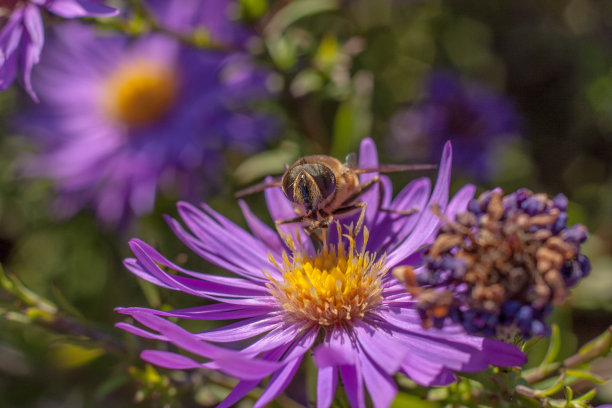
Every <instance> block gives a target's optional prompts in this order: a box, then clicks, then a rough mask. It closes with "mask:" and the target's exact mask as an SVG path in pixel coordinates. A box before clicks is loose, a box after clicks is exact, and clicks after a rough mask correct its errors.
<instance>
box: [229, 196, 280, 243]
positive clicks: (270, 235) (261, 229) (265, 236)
mask: <svg viewBox="0 0 612 408" xmlns="http://www.w3.org/2000/svg"><path fill="white" fill-rule="evenodd" d="M238 205H239V206H240V208H241V209H242V214H243V215H244V219H245V220H246V222H247V224H248V226H249V228H250V229H251V232H252V233H253V234H254V235H255V236H256V237H257V238H259V239H260V240H261V241H262V242H263V243H264V244H266V247H268V248H269V249H270V251H272V252H275V253H278V254H280V253H282V251H283V249H285V245H284V244H283V242H282V241H281V239H280V237H279V236H278V234H277V233H276V231H274V230H273V229H272V228H270V227H268V226H267V225H266V224H265V223H264V222H262V221H261V220H260V219H259V218H257V216H256V215H255V214H253V212H252V211H251V209H250V208H249V206H248V205H247V203H246V202H245V201H244V200H238Z"/></svg>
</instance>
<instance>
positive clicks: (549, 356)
mask: <svg viewBox="0 0 612 408" xmlns="http://www.w3.org/2000/svg"><path fill="white" fill-rule="evenodd" d="M559 350H561V330H559V325H557V324H556V323H553V324H552V334H551V335H550V342H549V343H548V350H547V351H546V356H545V357H544V360H543V361H542V364H541V366H545V365H548V364H550V363H552V362H554V361H555V359H556V358H557V356H558V355H559Z"/></svg>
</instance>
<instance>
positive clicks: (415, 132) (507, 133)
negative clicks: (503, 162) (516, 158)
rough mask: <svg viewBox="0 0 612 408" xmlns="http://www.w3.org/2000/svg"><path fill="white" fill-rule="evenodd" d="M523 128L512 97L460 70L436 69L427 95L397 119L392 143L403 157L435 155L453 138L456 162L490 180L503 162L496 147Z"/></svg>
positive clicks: (394, 151)
mask: <svg viewBox="0 0 612 408" xmlns="http://www.w3.org/2000/svg"><path fill="white" fill-rule="evenodd" d="M520 128H521V120H520V118H519V116H518V114H517V112H516V110H515V108H514V106H513V104H512V103H511V102H510V101H509V100H508V99H506V98H504V97H502V96H500V95H497V94H495V93H494V92H493V91H491V90H489V89H487V88H486V87H484V86H483V85H481V84H478V83H474V82H466V81H464V80H462V79H461V78H460V77H459V76H458V75H456V74H454V73H451V72H436V73H433V74H431V76H430V77H429V78H428V80H427V82H426V85H425V91H424V95H423V96H422V99H421V100H420V101H419V102H417V104H416V105H415V106H414V107H411V108H407V109H403V110H400V111H398V112H397V113H396V114H395V116H394V117H393V119H392V120H391V129H390V135H389V138H388V140H387V148H388V150H389V152H390V154H392V155H395V156H396V157H399V158H402V159H418V160H424V159H425V160H427V159H429V160H435V158H436V157H438V155H439V153H440V151H441V150H442V146H443V145H444V142H445V141H447V140H451V141H452V142H453V146H454V148H455V159H456V167H457V168H459V169H460V170H462V171H465V172H468V173H469V174H470V175H471V176H472V177H476V179H478V180H481V181H485V180H488V179H490V178H491V176H492V175H493V174H494V171H495V169H496V167H497V164H498V163H499V157H497V156H496V153H498V152H496V150H497V149H498V148H499V147H500V145H501V144H502V143H503V142H505V141H508V140H511V139H512V138H513V137H515V136H516V134H517V133H518V132H519V131H520Z"/></svg>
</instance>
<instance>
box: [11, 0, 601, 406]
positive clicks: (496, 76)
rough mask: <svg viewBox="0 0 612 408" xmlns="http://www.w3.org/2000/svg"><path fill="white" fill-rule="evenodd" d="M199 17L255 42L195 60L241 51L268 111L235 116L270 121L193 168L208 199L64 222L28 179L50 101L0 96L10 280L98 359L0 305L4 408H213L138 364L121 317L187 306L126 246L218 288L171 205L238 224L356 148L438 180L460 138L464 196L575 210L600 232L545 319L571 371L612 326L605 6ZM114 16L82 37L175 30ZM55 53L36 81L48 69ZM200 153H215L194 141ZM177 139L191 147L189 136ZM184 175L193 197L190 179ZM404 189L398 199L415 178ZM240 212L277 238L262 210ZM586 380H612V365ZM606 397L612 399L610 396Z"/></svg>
mask: <svg viewBox="0 0 612 408" xmlns="http://www.w3.org/2000/svg"><path fill="white" fill-rule="evenodd" d="M168 2H171V0H168ZM176 2H180V1H179V0H176ZM128 3H129V4H128ZM151 3H155V2H151ZM202 3H203V4H204V3H206V4H208V6H207V7H212V8H215V7H221V6H220V4H221V3H223V4H225V3H229V4H230V5H231V7H230V8H228V9H227V10H229V12H227V13H221V15H222V18H225V19H227V21H229V23H228V24H232V25H237V26H239V27H240V30H245V32H246V34H244V35H245V36H246V37H245V38H246V40H245V39H244V38H243V37H240V36H238V37H236V38H239V39H238V40H236V39H235V38H234V37H231V38H230V37H223V36H220V37H219V38H222V39H223V40H224V41H220V43H222V45H225V46H227V48H221V49H211V48H215V47H212V46H211V42H207V41H205V40H203V41H201V42H200V44H199V45H198V44H196V45H192V46H190V47H193V49H194V52H198V53H202V54H207V53H216V54H215V55H216V56H218V55H219V54H222V55H224V56H230V57H232V54H235V53H239V54H240V55H242V56H243V57H244V56H246V58H247V59H248V62H245V61H246V60H245V61H238V63H237V64H238V67H239V68H241V69H245V68H244V67H246V66H248V67H251V66H253V67H257V69H258V70H261V72H262V75H264V76H265V79H264V80H262V81H261V84H262V86H264V87H265V90H264V91H263V93H262V94H261V95H260V94H253V93H252V92H250V91H249V89H250V88H249V87H248V86H247V85H244V86H243V85H239V86H238V87H237V88H236V89H234V90H233V91H232V92H235V96H237V97H238V98H239V99H240V98H247V96H246V95H247V93H248V98H252V99H253V100H254V102H255V103H256V104H257V111H258V115H262V116H265V118H266V120H265V121H263V122H262V123H256V124H255V125H253V128H256V129H257V131H253V132H254V133H257V134H258V135H259V136H258V137H259V138H258V139H257V140H258V142H257V144H254V143H253V142H252V141H250V139H248V138H246V136H245V132H248V131H250V130H245V127H241V126H236V127H233V128H232V127H230V128H228V129H229V130H227V133H222V132H221V133H219V134H218V135H217V136H216V137H219V138H220V140H229V139H232V138H234V139H235V140H238V143H229V144H227V145H226V144H219V146H218V147H217V152H218V154H217V155H216V156H215V165H214V166H209V167H206V166H201V167H195V168H193V169H192V170H189V183H190V186H192V187H196V188H195V189H189V192H188V194H187V195H185V194H184V191H183V190H182V189H179V188H170V189H160V190H158V194H157V197H156V198H155V204H154V207H153V208H152V209H151V210H150V211H146V212H143V213H141V214H132V215H129V216H127V217H126V219H122V220H121V222H120V223H112V222H111V223H109V222H104V220H101V219H100V217H99V216H97V215H96V212H95V210H94V209H93V206H91V205H88V204H85V205H84V206H83V208H82V209H80V210H78V211H75V212H74V213H71V214H70V215H69V216H67V215H66V214H60V213H61V211H58V204H57V199H58V196H61V194H62V192H61V189H60V190H58V188H57V186H58V181H57V180H56V179H55V180H54V179H53V178H52V177H44V175H38V176H33V175H31V174H28V172H27V171H24V163H25V162H28V161H29V160H32V157H37V156H36V155H37V154H39V152H40V151H41V149H43V147H42V145H41V143H40V140H39V139H40V137H38V136H36V132H34V133H31V132H30V128H29V126H27V124H29V123H34V122H36V120H37V118H39V117H41V116H42V115H43V113H40V111H39V109H45V108H44V106H45V101H41V104H40V105H36V104H35V103H34V102H32V101H31V100H30V98H29V97H28V96H27V95H26V94H25V93H24V92H23V91H22V90H21V89H20V88H19V87H18V86H13V87H12V88H10V89H8V90H7V91H5V92H2V93H0V263H1V264H2V265H3V267H4V269H5V271H7V272H9V273H11V274H13V275H14V276H16V277H18V279H19V280H20V281H22V282H23V283H24V285H25V286H26V287H27V288H29V289H30V290H32V291H33V292H34V293H35V294H36V295H37V296H40V297H42V298H45V299H49V300H50V301H51V302H53V303H54V304H55V305H56V306H57V308H58V309H59V310H61V313H62V314H63V315H65V316H68V317H69V318H70V319H72V320H70V321H74V322H79V323H80V324H81V325H82V326H83V327H86V328H87V329H88V330H92V332H95V333H96V335H99V336H101V337H100V340H101V342H100V343H95V342H93V343H92V342H90V341H85V340H84V337H79V336H75V335H74V334H75V333H74V330H72V329H71V328H70V327H68V328H67V329H66V330H65V332H69V333H70V334H66V333H62V331H61V330H59V331H58V330H57V329H58V328H57V327H51V328H49V327H45V325H44V324H39V323H36V322H35V320H36V316H35V312H32V313H31V314H28V308H27V307H26V306H24V305H23V303H22V302H20V301H18V300H16V299H15V298H14V297H13V296H12V295H10V294H8V293H5V292H2V291H0V314H1V316H2V317H1V318H0V407H4V406H7V407H82V406H86V407H97V406H114V407H122V406H126V407H127V406H133V405H134V404H135V403H137V404H141V406H164V405H165V404H169V405H171V406H214V405H215V403H216V401H218V399H219V398H220V396H222V395H223V393H227V386H228V385H227V384H226V385H225V386H224V384H223V383H222V382H221V381H218V382H217V383H209V382H207V381H208V380H207V379H206V378H204V377H202V376H199V375H198V374H197V373H191V374H182V376H181V374H179V373H169V372H164V371H162V370H159V371H157V370H153V369H152V368H150V367H147V366H146V365H145V364H144V363H143V362H142V361H140V360H139V359H138V349H139V347H140V345H139V342H140V341H141V340H139V339H136V338H134V337H133V336H129V335H125V334H124V333H122V332H120V331H119V330H118V329H115V328H114V327H113V324H114V323H116V322H117V321H119V320H120V319H121V317H120V316H118V315H117V314H116V313H115V312H114V311H113V308H114V307H117V306H138V305H141V306H144V305H152V306H154V307H167V306H168V305H172V306H175V307H178V306H189V305H195V304H194V303H193V302H194V300H193V299H188V298H186V297H185V296H180V295H177V294H174V293H170V292H169V291H164V290H159V289H157V288H154V287H153V286H151V285H148V284H146V283H143V282H142V281H139V280H137V279H136V278H135V277H134V276H133V275H131V274H130V273H129V272H128V271H127V270H126V269H125V268H124V267H123V266H122V259H124V258H126V257H129V256H130V255H131V254H130V252H129V247H128V245H127V243H128V240H129V239H130V238H131V237H140V238H142V239H144V240H145V241H147V242H149V243H150V244H152V245H153V246H154V247H156V248H162V249H163V253H165V254H167V255H171V254H174V255H175V256H176V258H175V259H176V261H177V262H180V263H185V264H187V265H189V266H190V267H192V268H194V269H196V270H197V269H200V270H205V271H210V272H218V273H223V271H220V270H216V269H215V267H213V266H211V265H208V264H205V263H204V262H203V261H201V260H199V259H198V258H197V257H196V256H194V255H193V254H191V253H190V252H188V251H187V250H186V249H185V248H184V247H183V246H182V245H181V244H180V243H179V241H178V240H177V239H176V238H175V237H174V235H173V234H172V233H171V231H170V229H169V228H168V226H167V225H166V224H165V222H164V219H163V217H162V215H163V214H170V215H176V210H175V202H176V201H177V200H178V199H187V200H189V201H192V202H198V201H206V202H208V203H209V204H210V205H211V206H212V207H213V208H215V209H216V210H219V211H221V212H222V213H223V214H225V215H226V216H228V217H229V218H231V219H232V220H234V221H235V222H237V223H239V224H240V225H243V226H244V225H245V223H244V221H243V220H242V218H241V215H240V210H239V207H238V205H237V203H236V200H235V199H234V198H233V193H234V192H235V191H237V190H238V189H240V188H242V187H244V186H247V185H249V184H250V183H254V182H257V181H259V180H260V179H262V178H263V177H264V176H266V175H278V174H281V173H282V171H283V168H284V165H285V164H286V163H292V162H293V161H294V160H295V159H297V158H298V157H300V156H303V155H307V154H313V153H324V154H331V155H333V156H335V157H338V158H340V159H342V158H343V157H345V155H346V154H347V153H349V152H352V151H355V150H356V149H357V147H358V145H359V141H360V140H361V139H363V138H364V137H372V138H373V139H374V140H375V141H376V143H377V145H378V148H379V154H380V156H381V162H387V163H403V162H411V163H435V162H437V160H438V159H437V157H438V155H439V152H440V150H441V146H442V144H443V142H444V141H445V140H447V139H450V140H452V142H453V147H454V150H455V158H454V163H455V167H454V175H453V179H454V185H453V189H454V190H456V189H457V188H458V187H459V186H461V185H462V184H465V183H467V182H471V183H475V184H477V186H478V187H479V191H482V190H484V189H488V188H492V187H495V186H500V187H502V188H503V189H504V190H505V191H506V192H511V191H513V190H515V189H517V188H519V187H527V188H530V189H532V190H534V191H542V192H546V193H549V194H552V195H555V194H557V193H559V192H562V193H564V194H566V195H567V196H568V198H569V200H570V207H569V215H570V224H574V223H583V224H585V225H586V226H587V227H588V229H589V231H590V233H591V235H590V238H589V240H588V241H587V243H586V247H585V249H584V252H585V253H586V254H587V255H588V256H589V257H590V259H591V262H592V266H593V268H592V273H591V275H590V276H589V277H588V278H587V279H585V280H584V281H583V282H582V283H581V284H580V285H579V286H578V288H576V289H575V290H574V294H573V297H572V298H571V299H570V301H568V302H567V303H566V304H565V305H564V306H562V307H560V308H558V309H557V310H556V311H555V313H554V315H553V316H552V317H551V321H556V322H557V323H558V324H559V326H560V327H561V329H562V331H561V332H562V340H563V342H562V345H563V349H562V352H561V355H562V356H563V355H565V356H567V355H569V354H571V353H572V352H573V351H574V350H575V348H576V347H577V346H578V345H581V344H584V343H585V342H587V341H588V340H589V339H591V338H593V337H594V336H596V335H597V334H599V333H600V332H602V331H603V330H605V329H606V327H608V326H609V325H610V324H611V323H612V3H610V2H605V1H596V0H541V1H529V0H513V1H500V0H491V1H478V0H447V1H440V0H422V1H409V0H376V1H373V0H345V1H326V0H316V1H315V0H295V1H280V0H278V1H272V0H268V1H266V0H240V1H230V2H219V3H218V4H216V5H215V4H214V3H215V1H212V0H211V1H208V0H202ZM209 3H212V5H211V4H209ZM107 4H109V5H113V6H116V7H118V8H120V9H121V10H122V14H121V15H120V16H119V17H117V18H114V19H111V20H106V21H102V22H96V21H93V20H92V21H86V22H85V23H84V24H87V25H90V26H95V29H96V30H98V31H97V33H98V35H100V36H105V35H109V33H117V32H120V33H123V34H122V35H124V36H126V37H127V38H128V41H139V40H141V39H142V38H146V37H147V36H150V35H153V32H155V35H168V36H170V37H172V35H175V34H177V31H180V30H174V32H173V33H168V32H166V33H164V32H163V31H160V30H157V29H156V28H155V27H151V26H150V25H147V20H146V18H144V17H143V15H142V14H139V12H138V10H139V7H140V6H139V5H142V4H143V2H139V1H133V2H121V1H115V2H107ZM206 21H207V20H206V19H205V18H203V19H202V20H201V21H196V22H195V23H194V25H193V26H191V27H189V30H187V31H186V33H188V34H189V35H191V34H193V33H196V34H194V37H195V38H203V37H206V36H204V35H203V34H202V33H206V32H215V31H214V30H215V28H213V27H206V24H207V22H206ZM215 21H216V20H215ZM45 24H46V26H47V27H48V31H49V32H48V33H47V41H48V44H46V46H47V47H51V46H54V47H57V46H58V45H57V42H58V41H59V42H61V41H62V38H61V36H57V35H55V34H54V33H53V32H51V30H53V29H54V26H60V25H61V24H63V23H62V22H61V21H60V20H58V19H57V18H52V17H49V16H46V20H45ZM211 24H212V23H211ZM179 28H180V27H179ZM198 33H199V35H200V36H199V37H198V35H197V34H198ZM185 35H187V34H185ZM130 38H131V40H130ZM63 41H65V38H64V40H63ZM54 42H55V45H54ZM236 44H238V45H236ZM226 54H227V55H226ZM45 56H46V54H44V53H43V58H42V59H41V62H40V64H39V65H38V66H37V67H36V68H35V69H34V73H35V75H36V72H37V70H41V71H43V70H45V69H48V68H45V66H46V65H45V64H47V66H48V65H49V64H51V58H50V57H49V58H48V59H47V60H46V59H45ZM249 69H251V68H249ZM252 69H254V68H252ZM224 72H225V71H224ZM222 74H223V72H221V71H219V72H216V71H214V72H212V73H211V72H209V71H207V72H202V74H201V75H209V76H210V75H212V76H215V78H216V76H219V75H222ZM196 76H197V72H196ZM35 86H36V82H35ZM58 86H59V85H58ZM62 86H64V85H62ZM207 89H209V88H206V87H204V88H202V91H201V92H202V93H206V92H208V91H207ZM57 91H58V92H66V88H65V87H62V88H61V89H59V88H58V89H57ZM241 92H243V93H241ZM209 101H210V100H209ZM226 102H227V100H226V99H223V100H222V101H221V98H220V99H219V100H216V99H212V102H210V103H213V104H215V103H218V104H224V103H226ZM194 103H201V102H194ZM190 106H191V105H190ZM185 109H186V108H185ZM47 112H48V111H47ZM213 114H214V115H217V116H214V117H215V118H216V117H218V116H219V115H224V114H226V113H218V112H216V111H215V113H213ZM24 123H25V124H26V126H24ZM43 126H48V128H47V130H50V131H56V130H55V129H56V128H53V127H52V125H50V124H45V123H43ZM246 129H251V130H252V128H251V127H248V128H246ZM177 132H183V130H181V129H180V128H179V129H178V130H177ZM59 136H61V135H60V134H55V135H54V137H59ZM196 136H197V135H196ZM201 137H202V138H207V137H209V136H208V134H207V132H205V131H202V132H201ZM241 137H242V138H245V139H244V140H246V142H245V143H243V144H241V143H240V140H241ZM234 139H232V140H234ZM54 140H55V139H54ZM175 141H176V143H182V139H181V137H178V136H177V138H176V139H175ZM55 142H56V141H54V143H55ZM217 142H218V141H217ZM245 144H246V145H247V146H249V147H250V148H248V149H245V148H244V147H245V146H244V145H245ZM255 145H256V146H255ZM96 148H97V146H96V145H95V143H94V144H91V149H92V150H95V149H96ZM75 159H76V158H75ZM211 167H212V168H211ZM417 175H422V174H420V173H419V174H417ZM175 176H176V177H177V180H183V181H185V177H186V176H185V175H184V174H183V173H180V172H178V173H177V174H176V175H175ZM392 177H393V179H394V185H396V186H398V185H403V184H405V183H406V182H407V181H408V180H410V179H411V178H413V177H415V175H414V174H394V175H393V176H392ZM174 183H176V184H177V185H178V184H179V183H180V181H174ZM170 184H172V182H171V183H170ZM247 200H248V202H249V204H250V205H252V207H253V208H254V210H255V211H256V213H257V214H258V215H260V216H261V217H263V218H264V219H266V220H267V221H268V222H270V218H269V217H268V215H267V213H266V208H265V203H264V199H263V195H262V194H259V195H257V194H256V195H253V196H250V197H248V198H247ZM88 333H89V332H88ZM88 333H84V334H85V335H88ZM89 334H90V333H89ZM545 343H546V342H545V341H544V342H543V344H542V345H541V346H542V347H536V349H535V350H534V356H536V357H537V353H542V350H545ZM101 345H105V347H106V348H105V347H102V346H101ZM540 349H542V350H540ZM536 357H534V359H536ZM594 367H595V368H594V369H595V372H596V373H598V374H600V375H603V376H607V377H610V376H612V359H610V358H609V357H608V358H607V359H601V360H598V362H596V363H595V365H594ZM230 385H231V384H230ZM584 391H586V389H585V390H584ZM597 398H598V399H597V401H600V402H612V384H611V383H610V382H608V383H606V384H604V385H602V386H601V387H600V390H599V394H598V397H597ZM244 404H246V405H248V404H249V401H246V402H244ZM279 404H280V405H281V406H285V405H283V402H282V401H280V402H279Z"/></svg>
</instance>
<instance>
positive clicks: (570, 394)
mask: <svg viewBox="0 0 612 408" xmlns="http://www.w3.org/2000/svg"><path fill="white" fill-rule="evenodd" d="M565 399H566V400H567V402H570V401H571V400H573V399H574V390H572V387H568V386H567V385H566V386H565Z"/></svg>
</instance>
